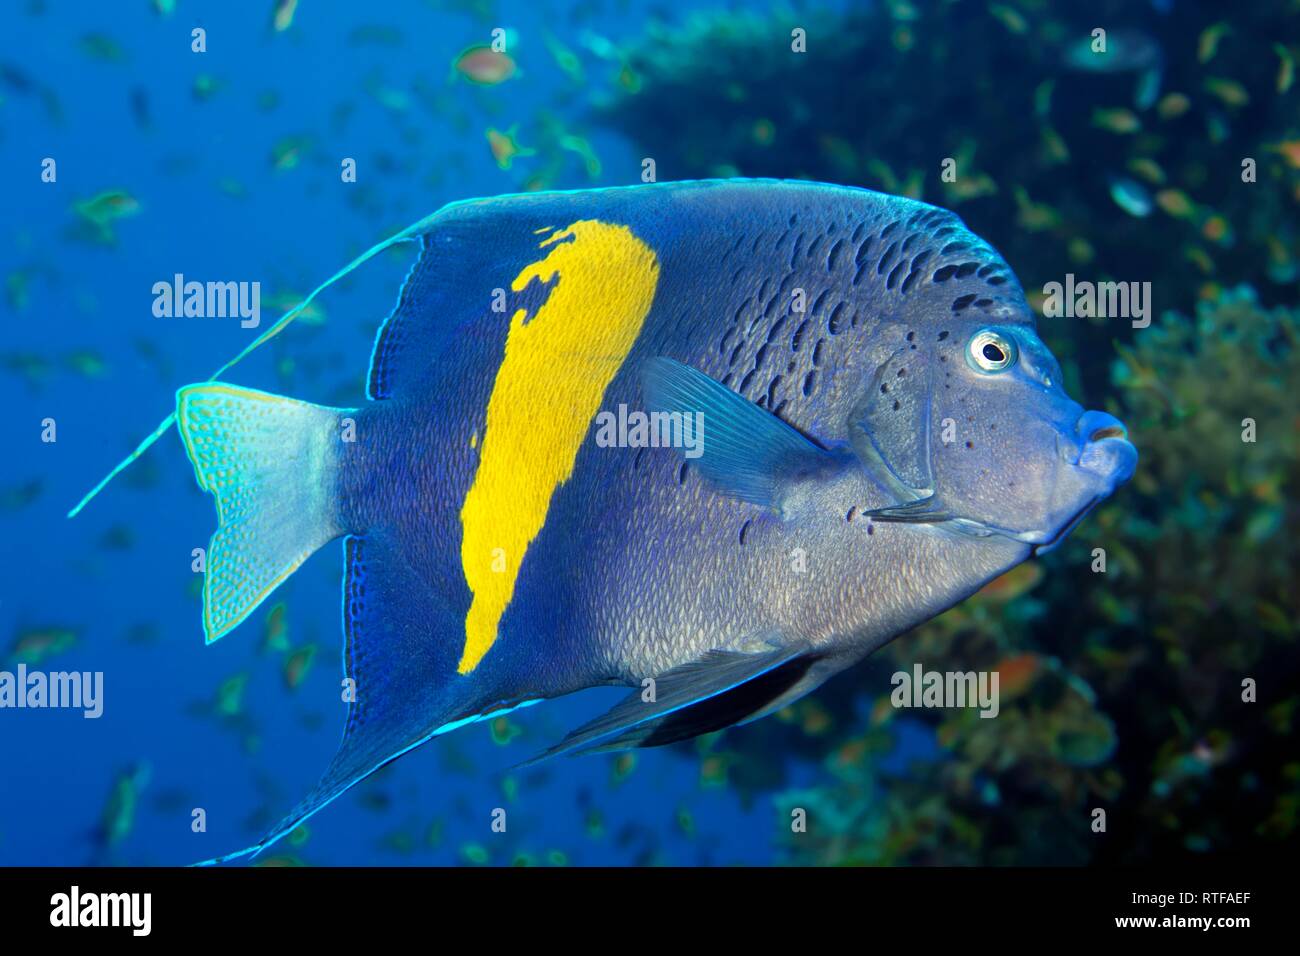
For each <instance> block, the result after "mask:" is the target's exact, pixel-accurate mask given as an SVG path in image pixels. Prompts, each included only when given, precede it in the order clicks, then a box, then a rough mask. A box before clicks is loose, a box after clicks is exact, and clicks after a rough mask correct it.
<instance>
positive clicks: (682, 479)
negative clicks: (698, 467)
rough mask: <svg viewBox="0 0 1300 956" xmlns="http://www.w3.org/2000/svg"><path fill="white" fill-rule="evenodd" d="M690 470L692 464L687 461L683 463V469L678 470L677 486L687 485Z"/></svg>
mask: <svg viewBox="0 0 1300 956" xmlns="http://www.w3.org/2000/svg"><path fill="white" fill-rule="evenodd" d="M689 468H690V462H686V461H684V462H682V465H681V467H680V468H678V469H677V484H679V485H684V484H686V474H687V471H688V469H689Z"/></svg>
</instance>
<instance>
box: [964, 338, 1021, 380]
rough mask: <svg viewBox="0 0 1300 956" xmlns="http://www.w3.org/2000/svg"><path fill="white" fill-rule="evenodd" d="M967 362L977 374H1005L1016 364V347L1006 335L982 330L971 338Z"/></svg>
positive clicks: (967, 350) (967, 351)
mask: <svg viewBox="0 0 1300 956" xmlns="http://www.w3.org/2000/svg"><path fill="white" fill-rule="evenodd" d="M966 360H967V361H968V362H969V363H970V365H971V367H972V368H974V369H975V370H976V371H977V372H985V373H989V374H992V373H995V372H1005V371H1006V370H1007V369H1009V368H1010V367H1011V366H1013V365H1015V364H1016V346H1015V343H1014V342H1012V341H1011V340H1010V339H1009V338H1007V337H1006V336H1005V335H1001V334H999V333H997V332H994V331H993V330H992V329H980V330H979V331H978V332H976V333H975V334H974V335H972V336H971V340H970V345H969V346H968V347H967V349H966Z"/></svg>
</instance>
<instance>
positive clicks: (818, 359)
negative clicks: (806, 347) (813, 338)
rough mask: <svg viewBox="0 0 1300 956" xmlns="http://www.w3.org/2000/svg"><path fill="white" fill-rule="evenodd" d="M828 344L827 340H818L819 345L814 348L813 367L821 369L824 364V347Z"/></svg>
mask: <svg viewBox="0 0 1300 956" xmlns="http://www.w3.org/2000/svg"><path fill="white" fill-rule="evenodd" d="M825 344H826V340H825V339H818V340H817V344H816V345H814V346H813V359H812V360H813V367H814V368H817V367H820V366H821V364H822V346H823V345H825Z"/></svg>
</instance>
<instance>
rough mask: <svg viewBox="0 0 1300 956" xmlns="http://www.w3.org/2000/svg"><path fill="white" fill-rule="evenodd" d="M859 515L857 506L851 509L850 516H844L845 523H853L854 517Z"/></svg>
mask: <svg viewBox="0 0 1300 956" xmlns="http://www.w3.org/2000/svg"><path fill="white" fill-rule="evenodd" d="M857 513H858V506H857V505H854V506H853V507H852V508H850V509H849V512H848V514H846V515H845V516H844V520H845V521H848V522H852V521H853V517H854V516H855V515H856V514H857Z"/></svg>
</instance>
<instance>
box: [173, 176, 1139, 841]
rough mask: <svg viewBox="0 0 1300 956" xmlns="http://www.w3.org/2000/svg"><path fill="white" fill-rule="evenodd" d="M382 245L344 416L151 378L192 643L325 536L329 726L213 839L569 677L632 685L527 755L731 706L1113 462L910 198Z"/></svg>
mask: <svg viewBox="0 0 1300 956" xmlns="http://www.w3.org/2000/svg"><path fill="white" fill-rule="evenodd" d="M403 238H404V239H409V240H411V241H417V242H418V243H419V246H420V253H419V257H418V260H417V262H416V264H415V266H414V267H413V269H412V272H411V274H410V275H409V276H408V278H407V281H406V283H405V284H404V286H403V289H402V292H401V296H400V299H399V302H398V305H397V307H396V309H395V310H394V312H393V314H392V315H391V316H390V318H389V319H388V321H387V322H386V323H385V325H384V327H383V328H382V329H381V331H380V334H379V337H378V340H377V342H376V345H375V350H374V354H373V355H372V358H371V365H370V371H369V382H368V397H369V398H370V399H371V401H370V402H369V403H368V404H367V405H366V406H365V407H364V408H360V409H330V408H323V407H320V406H315V405H309V404H307V403H304V402H298V401H295V400H292V399H284V398H279V397H277V396H271V395H267V394H265V393H261V392H254V391H251V390H247V389H242V388H239V387H236V386H230V385H225V384H221V383H214V382H206V383H201V384H198V385H193V386H189V387H187V388H185V389H182V390H181V392H180V393H178V403H177V413H176V420H177V423H178V425H179V429H180V431H181V434H182V437H183V438H184V440H185V444H186V449H187V451H188V453H189V455H190V458H191V461H192V462H193V464H194V466H195V472H196V475H197V477H198V480H199V483H200V485H201V486H202V487H203V488H204V489H206V490H209V491H211V492H212V493H213V494H214V495H215V496H216V498H217V505H218V517H219V528H218V531H217V533H216V534H215V535H214V537H213V541H212V544H211V547H210V548H209V552H208V568H207V574H206V577H205V593H204V625H205V630H206V632H207V635H208V639H209V640H215V639H217V638H219V637H221V636H222V635H223V634H225V633H226V632H228V631H229V630H231V629H232V628H233V627H235V626H236V625H237V624H238V623H239V622H240V621H241V620H243V619H244V618H245V617H247V615H248V614H249V613H251V611H252V610H253V609H254V608H255V607H256V606H257V604H258V603H259V602H260V601H261V600H263V599H264V598H265V597H266V596H267V595H268V594H269V593H270V592H271V590H273V589H274V587H275V586H276V585H278V583H279V582H280V581H282V580H284V578H285V577H287V576H288V574H290V573H292V571H293V569H294V568H296V567H297V566H298V564H300V563H301V562H302V561H303V560H305V559H306V557H307V556H308V555H310V554H311V553H312V552H313V551H315V550H316V549H318V548H319V547H321V546H323V545H324V544H325V543H327V542H328V541H331V540H334V539H336V538H340V537H341V538H344V540H345V556H346V570H345V577H344V585H343V607H344V631H345V666H346V672H347V673H346V677H347V679H348V682H349V686H350V688H351V689H352V691H353V693H354V699H353V700H352V701H351V703H350V706H349V715H348V720H347V727H346V731H345V735H344V739H343V742H342V744H341V745H340V748H339V752H338V754H337V755H336V757H335V759H334V762H333V763H332V764H331V766H330V768H329V769H328V770H327V772H326V774H325V776H324V777H323V779H322V781H321V783H320V785H319V786H318V787H317V789H316V790H315V791H314V792H313V793H312V794H310V795H309V796H308V797H307V798H306V799H305V800H304V801H303V802H302V803H301V804H300V805H299V806H298V807H296V808H295V809H294V810H293V811H291V812H290V813H289V814H288V815H287V816H286V818H285V819H284V821H283V822H282V823H281V824H280V825H279V826H278V827H276V828H275V830H273V831H272V832H271V833H270V834H268V835H267V837H266V838H265V839H264V840H263V841H261V842H260V843H259V844H258V845H257V846H256V847H252V848H250V850H249V851H243V852H250V851H252V850H258V849H261V848H262V847H264V846H266V845H268V844H269V843H270V842H273V841H274V840H275V839H278V838H279V837H280V836H282V835H284V834H285V833H287V832H289V831H290V830H291V829H293V827H294V826H296V825H297V824H298V823H300V822H301V821H302V820H303V819H305V818H306V817H307V816H309V815H311V814H312V813H313V812H315V811H316V810H318V809H320V808H321V807H322V806H324V805H325V804H327V803H328V802H329V801H330V800H332V799H333V798H334V797H336V796H337V795H338V794H339V793H341V792H343V791H344V790H345V789H347V788H348V787H349V786H351V785H352V784H354V783H356V782H357V781H358V780H360V779H362V778H363V777H364V776H366V775H367V774H369V773H370V772H372V771H373V770H375V769H377V768H378V767H379V766H381V765H382V764H384V763H385V762H387V761H389V760H392V759H394V758H395V757H396V756H398V755H400V754H401V753H404V752H405V751H407V750H409V749H411V748H413V747H415V746H418V745H419V744H420V743H422V742H424V741H425V740H427V739H429V738H430V737H431V736H434V735H436V734H439V733H443V732H446V731H447V730H449V729H454V728H455V727H457V726H460V725H462V724H463V723H466V722H468V721H471V720H474V719H481V718H483V717H485V716H491V715H493V714H496V713H501V712H504V711H508V710H510V709H512V708H514V707H517V706H521V705H523V704H526V703H530V702H534V701H537V700H541V699H545V698H550V697H556V696H559V695H562V694H567V693H571V692H573V691H577V690H581V689H583V688H587V687H591V686H595V685H600V684H611V683H613V684H628V685H632V686H634V687H636V688H637V690H636V691H635V692H634V693H633V695H632V696H631V697H630V698H629V699H628V700H627V701H626V702H625V703H624V704H621V705H619V706H618V707H616V708H614V710H613V711H611V712H610V713H609V714H607V715H605V716H604V717H602V718H598V719H597V720H596V721H593V722H592V723H591V724H589V725H587V726H585V727H583V728H579V729H578V730H576V731H574V733H572V734H570V735H569V737H567V738H566V739H565V741H563V742H561V743H560V744H558V745H557V746H556V747H554V748H552V749H551V750H550V751H547V754H548V755H549V754H552V753H565V752H578V751H590V750H603V749H621V748H625V747H633V746H650V745H655V744H661V743H668V742H671V741H674V740H680V739H684V738H687V737H690V736H694V735H696V734H699V733H704V732H708V731H712V730H716V729H720V728H721V727H725V726H729V725H731V724H735V723H740V722H744V721H747V720H753V719H757V718H758V717H761V716H763V715H764V714H767V713H770V712H771V711H773V710H775V709H777V708H779V707H780V706H782V705H784V704H785V703H788V702H789V701H792V700H794V699H797V698H798V697H799V696H802V695H803V694H805V693H807V692H808V691H810V690H812V689H813V688H815V687H816V686H817V685H818V684H820V683H821V682H822V681H824V680H825V679H826V678H827V677H829V676H830V675H832V674H834V673H836V672H837V671H839V670H842V669H844V668H845V667H848V666H849V665H851V664H853V663H855V662H856V661H858V660H860V659H861V658H862V657H864V656H865V655H867V654H869V653H870V652H871V651H872V650H874V649H875V648H877V647H879V646H880V645H882V644H884V643H885V642H887V641H888V640H890V639H891V638H892V637H894V636H896V635H897V634H899V633H901V632H903V631H905V630H907V629H908V628H910V627H913V626H915V625H916V624H918V623H920V622H922V621H924V620H926V619H928V618H930V617H932V616H934V615H935V614H938V613H939V612H941V611H943V610H945V609H946V608H948V607H950V606H952V605H953V604H955V603H957V602H958V601H960V600H962V599H963V598H965V597H966V596H968V595H969V594H971V593H972V592H974V591H975V590H977V589H978V588H979V587H981V586H982V585H983V584H985V583H986V582H988V581H989V580H991V579H992V578H994V577H996V576H997V575H999V574H1001V573H1003V572H1005V571H1006V570H1007V569H1009V568H1011V567H1013V566H1014V565H1016V564H1017V563H1019V562H1021V561H1023V560H1025V559H1026V558H1028V557H1030V556H1032V555H1033V554H1034V553H1035V552H1036V551H1038V550H1041V549H1044V548H1047V547H1052V546H1054V545H1055V544H1056V543H1057V542H1058V541H1059V540H1060V538H1061V537H1063V535H1064V534H1066V533H1068V531H1069V530H1070V529H1071V528H1073V527H1074V526H1075V524H1077V522H1078V521H1079V520H1081V519H1082V517H1083V516H1084V515H1085V514H1086V513H1087V512H1088V510H1090V509H1091V508H1092V507H1094V506H1095V505H1096V504H1097V503H1098V502H1100V501H1101V500H1103V499H1104V498H1105V497H1107V496H1108V495H1109V494H1110V493H1111V492H1112V491H1113V490H1114V489H1115V488H1116V487H1117V486H1118V485H1119V484H1120V483H1122V482H1124V481H1125V480H1127V479H1128V477H1129V476H1130V475H1131V474H1132V472H1133V469H1134V467H1135V465H1136V452H1135V450H1134V449H1133V446H1132V445H1131V444H1130V443H1129V442H1128V441H1127V437H1126V434H1125V432H1124V428H1123V426H1122V425H1121V424H1120V423H1119V422H1118V421H1116V420H1115V419H1113V418H1111V417H1110V416H1109V415H1106V414H1104V413H1101V412H1085V411H1084V410H1083V408H1082V407H1081V406H1079V405H1078V404H1077V403H1075V402H1074V401H1073V400H1071V399H1070V398H1069V397H1068V396H1067V395H1066V394H1065V392H1064V391H1063V389H1062V387H1061V381H1060V379H1061V375H1060V370H1059V368H1058V366H1057V364H1056V362H1055V360H1054V359H1053V358H1052V356H1051V354H1050V352H1049V351H1048V350H1047V348H1046V347H1045V346H1044V345H1043V343H1042V342H1041V341H1040V340H1039V339H1038V336H1037V334H1036V333H1035V331H1034V320H1033V316H1032V313H1031V312H1030V310H1029V308H1028V306H1027V304H1026V302H1025V299H1024V295H1023V292H1022V291H1021V289H1020V286H1019V283H1018V282H1017V281H1016V278H1015V276H1014V275H1013V274H1012V272H1011V270H1010V269H1009V268H1008V267H1007V265H1006V264H1005V262H1003V260H1002V259H1001V258H1000V257H999V256H998V255H997V253H996V252H994V251H993V250H992V249H991V248H990V247H989V246H988V245H987V244H985V243H984V242H982V241H981V240H980V239H978V238H977V237H976V236H974V235H973V234H971V233H970V232H969V231H968V230H967V229H966V228H965V226H964V225H963V224H962V223H961V221H960V220H959V219H958V218H957V217H956V216H954V215H953V214H951V213H949V212H946V211H944V210H941V209H938V208H935V207H933V206H929V205H926V204H923V203H920V202H915V201H911V200H906V199H901V198H897V197H892V196H886V195H882V194H879V193H874V192H871V191H867V190H862V189H851V188H844V187H837V186H827V185H821V184H811V183H798V182H771V181H754V180H728V181H710V182H698V183H672V184H662V185H647V186H639V187H627V188H620V189H607V190H597V191H590V192H575V193H544V194H535V195H521V196H509V197H502V198H498V199H488V200H478V201H470V202H463V203H456V204H453V205H451V206H449V207H446V208H445V209H443V210H441V211H439V212H438V213H436V214H434V215H433V216H431V217H429V218H428V219H426V220H424V221H423V222H422V223H420V224H418V225H417V226H416V227H413V228H412V230H408V231H407V232H406V233H404V234H403ZM646 422H649V423H650V424H649V425H648V426H646V425H645V423H646ZM639 425H640V426H644V427H640V428H639V427H638V426H639ZM665 446H667V447H665ZM236 855H238V854H236Z"/></svg>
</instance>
